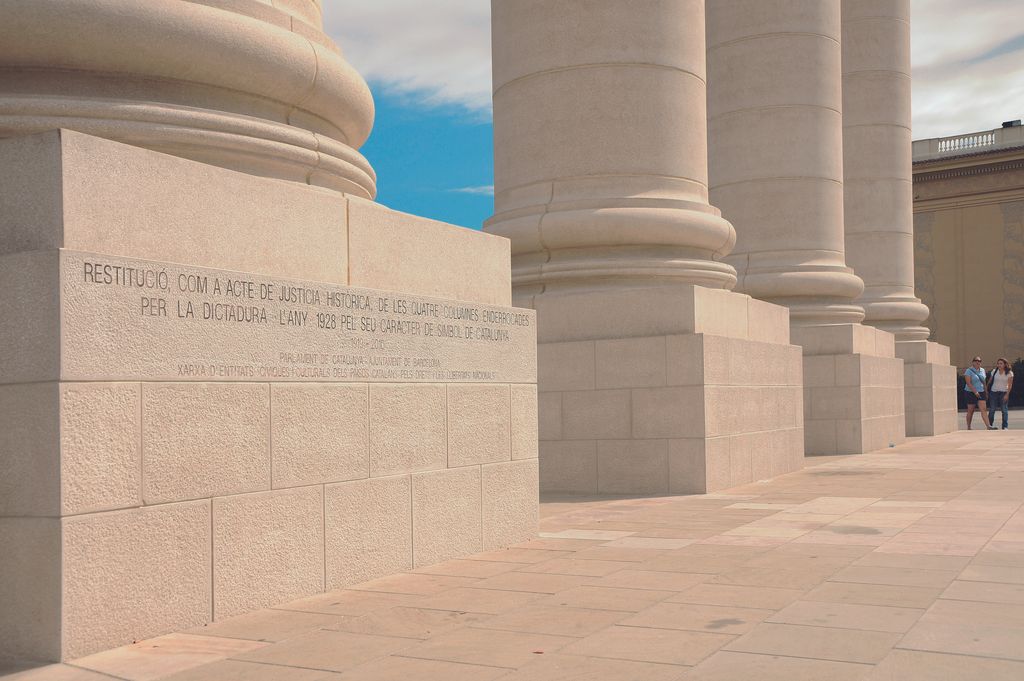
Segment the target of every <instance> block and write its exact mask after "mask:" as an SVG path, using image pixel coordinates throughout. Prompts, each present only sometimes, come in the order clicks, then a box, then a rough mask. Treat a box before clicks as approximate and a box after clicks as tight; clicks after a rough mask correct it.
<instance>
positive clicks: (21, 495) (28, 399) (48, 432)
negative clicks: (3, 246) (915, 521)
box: [0, 274, 61, 516]
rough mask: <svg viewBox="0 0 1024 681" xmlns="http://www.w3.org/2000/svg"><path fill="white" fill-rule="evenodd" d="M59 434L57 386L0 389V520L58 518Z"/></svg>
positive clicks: (18, 385) (59, 491)
mask: <svg viewBox="0 0 1024 681" xmlns="http://www.w3.org/2000/svg"><path fill="white" fill-rule="evenodd" d="M2 276H3V275H2V274H0V277H2ZM59 431H60V386H59V385H58V384H57V383H22V384H17V385H4V386H0V469H2V470H3V475H0V516H57V515H60V509H61V490H60V488H61V479H60V435H59Z"/></svg>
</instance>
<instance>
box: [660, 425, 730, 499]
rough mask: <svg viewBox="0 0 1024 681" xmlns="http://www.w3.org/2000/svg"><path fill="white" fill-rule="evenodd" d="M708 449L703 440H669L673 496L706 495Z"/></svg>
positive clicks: (669, 469) (670, 483)
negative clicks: (706, 458) (706, 455)
mask: <svg viewBox="0 0 1024 681" xmlns="http://www.w3.org/2000/svg"><path fill="white" fill-rule="evenodd" d="M709 442H710V441H709ZM706 447H707V445H706V443H705V441H704V439H703V438H687V439H683V440H669V442H668V487H669V492H670V493H671V494H704V493H705V492H707V491H708V483H707V462H706V460H705V457H704V454H705V451H706ZM726 455H727V456H728V454H726Z"/></svg>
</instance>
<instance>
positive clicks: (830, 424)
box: [804, 420, 838, 456]
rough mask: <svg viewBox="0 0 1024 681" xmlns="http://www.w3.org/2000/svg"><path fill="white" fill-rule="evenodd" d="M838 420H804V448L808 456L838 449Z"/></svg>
mask: <svg viewBox="0 0 1024 681" xmlns="http://www.w3.org/2000/svg"><path fill="white" fill-rule="evenodd" d="M836 423H837V422H836V421H835V420H827V421H812V420H807V421H804V450H805V452H806V455H807V456H822V455H825V454H833V453H835V452H836V451H838V449H837V439H836Z"/></svg>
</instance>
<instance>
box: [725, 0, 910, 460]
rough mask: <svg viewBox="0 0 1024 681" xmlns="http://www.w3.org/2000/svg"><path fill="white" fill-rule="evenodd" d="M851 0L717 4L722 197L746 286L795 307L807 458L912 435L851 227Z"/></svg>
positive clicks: (896, 365)
mask: <svg viewBox="0 0 1024 681" xmlns="http://www.w3.org/2000/svg"><path fill="white" fill-rule="evenodd" d="M840 26H841V25H840V0H709V2H708V21H707V33H708V71H709V78H708V82H709V96H708V116H709V121H708V125H709V140H710V178H711V199H712V202H713V203H714V204H715V205H718V206H720V207H721V208H722V211H723V215H724V216H725V217H726V218H727V219H729V220H730V221H731V222H733V224H734V225H736V230H737V235H738V237H737V244H736V248H735V249H734V250H733V253H732V255H731V256H729V257H728V258H727V262H729V263H731V264H733V265H734V266H735V267H736V269H737V275H738V277H739V283H738V285H737V288H738V290H741V291H743V292H745V293H749V294H750V295H753V296H755V297H758V298H761V299H764V300H768V301H771V302H775V303H779V304H783V305H786V306H787V307H789V309H790V317H791V320H792V324H793V341H794V342H795V343H797V344H799V345H801V346H803V351H804V381H805V383H804V385H805V392H804V408H805V412H804V413H805V433H806V445H807V452H808V453H809V454H827V453H855V452H863V451H869V450H871V449H877V448H879V447H883V446H886V445H888V444H890V443H896V442H900V441H902V440H903V438H904V424H903V369H902V363H901V361H900V360H897V359H895V356H894V353H895V349H894V338H893V336H892V335H891V334H888V333H885V332H882V331H879V330H876V329H874V328H873V327H865V326H862V325H861V324H860V323H859V322H860V321H861V320H862V319H863V318H864V311H863V308H862V307H861V306H860V305H859V304H858V303H857V302H856V299H857V297H858V296H859V295H860V294H861V293H862V291H863V283H862V281H861V280H860V278H859V277H858V276H857V275H856V274H855V273H854V272H853V270H852V269H851V268H850V267H848V266H847V263H846V260H845V246H844V229H843V142H842V132H843V128H842V126H843V119H842V78H841V75H842V74H841V57H842V55H841V48H840Z"/></svg>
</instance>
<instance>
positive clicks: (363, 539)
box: [324, 475, 412, 590]
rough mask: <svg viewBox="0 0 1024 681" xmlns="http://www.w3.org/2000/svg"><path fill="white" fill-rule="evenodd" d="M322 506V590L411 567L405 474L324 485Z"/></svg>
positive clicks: (409, 488)
mask: <svg viewBox="0 0 1024 681" xmlns="http://www.w3.org/2000/svg"><path fill="white" fill-rule="evenodd" d="M324 504H325V510H326V516H325V523H326V524H325V526H324V532H325V541H326V559H327V566H326V569H327V576H326V584H325V588H326V589H328V590H330V589H340V588H343V587H346V586H349V585H352V584H357V583H359V582H365V581H368V580H371V579H376V578H377V577H383V576H385V575H390V574H394V573H396V572H404V571H407V570H410V569H412V479H411V478H410V477H409V476H407V475H402V476H395V477H389V478H371V479H369V480H356V481H354V482H343V483H340V484H336V485H327V486H326V487H325V488H324Z"/></svg>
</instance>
